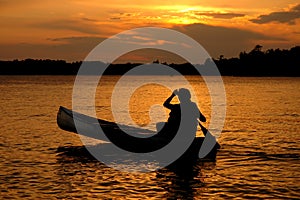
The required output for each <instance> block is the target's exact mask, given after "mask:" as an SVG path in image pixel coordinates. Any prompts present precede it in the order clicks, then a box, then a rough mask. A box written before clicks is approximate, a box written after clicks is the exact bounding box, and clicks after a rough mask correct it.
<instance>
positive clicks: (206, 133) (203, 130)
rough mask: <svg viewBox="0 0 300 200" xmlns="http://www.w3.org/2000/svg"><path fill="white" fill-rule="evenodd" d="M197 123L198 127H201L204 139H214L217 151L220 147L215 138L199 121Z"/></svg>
mask: <svg viewBox="0 0 300 200" xmlns="http://www.w3.org/2000/svg"><path fill="white" fill-rule="evenodd" d="M198 123H199V126H200V127H201V131H202V132H203V134H204V136H205V137H209V138H211V139H214V140H215V141H216V145H217V146H216V147H217V149H219V148H220V147H221V146H220V145H219V143H218V142H217V139H216V137H215V136H213V135H212V134H211V133H210V132H209V131H208V130H207V128H205V127H204V126H203V125H202V124H201V123H200V122H199V121H198Z"/></svg>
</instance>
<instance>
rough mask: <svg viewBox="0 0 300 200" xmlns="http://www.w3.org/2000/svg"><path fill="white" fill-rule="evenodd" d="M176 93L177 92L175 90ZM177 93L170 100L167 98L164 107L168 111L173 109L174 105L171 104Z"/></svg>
mask: <svg viewBox="0 0 300 200" xmlns="http://www.w3.org/2000/svg"><path fill="white" fill-rule="evenodd" d="M175 91H176V90H175ZM175 91H174V92H173V93H172V94H171V96H169V98H167V100H166V101H165V102H164V104H163V106H164V107H166V108H168V109H171V108H172V104H171V101H172V99H173V98H174V97H175V96H176V95H175Z"/></svg>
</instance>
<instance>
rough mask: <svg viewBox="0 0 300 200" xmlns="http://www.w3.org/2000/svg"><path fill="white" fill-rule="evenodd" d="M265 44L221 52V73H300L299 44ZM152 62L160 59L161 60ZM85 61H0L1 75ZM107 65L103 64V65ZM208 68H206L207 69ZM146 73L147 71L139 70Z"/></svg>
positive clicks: (62, 69)
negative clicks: (282, 47) (234, 52)
mask: <svg viewBox="0 0 300 200" xmlns="http://www.w3.org/2000/svg"><path fill="white" fill-rule="evenodd" d="M261 48H262V46H260V45H256V47H255V48H254V49H253V50H252V51H250V52H248V53H246V52H241V53H240V55H239V57H238V58H224V56H222V55H221V56H220V57H219V58H218V59H213V61H214V63H215V64H216V66H217V68H218V69H219V71H220V74H221V75H222V76H239V77H300V46H296V47H293V48H291V49H289V50H280V49H275V50H274V49H268V50H267V51H262V50H261ZM153 63H160V62H159V61H158V60H157V61H154V62H153ZM81 64H82V61H77V62H66V61H64V60H50V59H44V60H42V59H25V60H13V61H0V75H76V74H77V72H78V70H79V68H80V66H81ZM88 64H89V67H91V70H90V71H91V72H90V73H89V74H84V75H94V73H93V72H96V71H95V70H98V69H99V67H106V66H107V64H105V63H103V62H88ZM142 64H143V63H125V64H110V65H109V66H108V67H107V68H106V70H105V71H104V73H103V75H123V74H125V73H126V72H128V71H130V70H131V69H133V68H134V67H136V66H138V65H142ZM161 64H164V65H168V66H169V67H170V68H172V69H174V70H176V71H178V72H179V73H180V74H182V75H199V72H198V71H197V70H196V69H195V67H194V66H193V65H191V64H189V63H181V64H174V63H171V64H168V63H161ZM212 64H213V63H212V62H211V60H207V61H206V62H205V63H204V64H202V65H196V67H199V68H202V69H204V70H203V71H205V73H206V71H207V74H201V75H207V76H210V75H215V74H210V73H209V68H210V66H211V65H212ZM103 69H104V68H103ZM206 69H207V70H206ZM136 75H145V74H136ZM147 75H176V74H159V73H153V74H147Z"/></svg>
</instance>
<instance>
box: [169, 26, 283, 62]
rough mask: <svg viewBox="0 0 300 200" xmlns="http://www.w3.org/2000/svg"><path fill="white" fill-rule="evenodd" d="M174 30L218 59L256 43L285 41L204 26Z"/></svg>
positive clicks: (220, 27) (225, 28) (232, 29)
mask: <svg viewBox="0 0 300 200" xmlns="http://www.w3.org/2000/svg"><path fill="white" fill-rule="evenodd" d="M174 29H175V30H178V31H181V32H183V33H185V34H187V35H188V36H190V37H192V38H193V39H195V40H196V41H197V42H199V43H200V44H201V45H202V46H203V47H204V48H205V49H206V50H207V51H208V52H209V54H211V55H212V56H213V57H218V56H219V55H220V54H224V55H225V56H226V57H228V56H238V55H239V53H240V52H241V51H244V50H250V49H252V48H253V45H255V43H256V42H257V41H259V42H261V41H272V42H275V43H276V42H278V43H280V42H284V41H286V40H285V39H283V38H279V37H272V36H267V35H263V34H260V33H256V32H253V31H249V30H242V29H238V28H230V27H222V26H211V25H206V24H191V25H185V26H175V27H174ZM262 45H263V44H262Z"/></svg>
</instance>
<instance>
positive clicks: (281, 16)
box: [250, 4, 300, 25]
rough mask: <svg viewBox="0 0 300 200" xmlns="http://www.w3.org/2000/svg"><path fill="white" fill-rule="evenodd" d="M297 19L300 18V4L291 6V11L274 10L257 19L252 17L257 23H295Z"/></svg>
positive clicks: (252, 20)
mask: <svg viewBox="0 0 300 200" xmlns="http://www.w3.org/2000/svg"><path fill="white" fill-rule="evenodd" d="M296 19H300V4H298V5H296V6H295V7H293V8H291V9H290V10H289V11H283V12H272V13H270V14H268V15H260V16H259V17H258V18H257V19H251V20H250V21H251V22H253V23H256V24H266V23H270V22H279V23H287V24H290V25H294V24H295V23H296V22H295V20H296Z"/></svg>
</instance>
